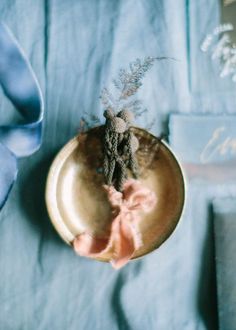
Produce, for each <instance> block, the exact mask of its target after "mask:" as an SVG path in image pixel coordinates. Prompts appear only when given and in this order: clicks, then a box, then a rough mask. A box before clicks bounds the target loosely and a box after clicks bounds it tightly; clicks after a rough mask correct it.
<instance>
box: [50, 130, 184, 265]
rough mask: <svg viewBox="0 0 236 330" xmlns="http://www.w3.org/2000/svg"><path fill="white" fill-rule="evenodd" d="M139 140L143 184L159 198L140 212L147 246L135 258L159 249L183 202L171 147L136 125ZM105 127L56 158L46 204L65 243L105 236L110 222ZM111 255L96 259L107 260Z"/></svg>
mask: <svg viewBox="0 0 236 330" xmlns="http://www.w3.org/2000/svg"><path fill="white" fill-rule="evenodd" d="M132 130H133V132H134V134H135V135H136V137H137V138H138V139H139V145H140V147H139V150H138V151H137V153H136V156H137V160H138V163H139V167H140V177H139V180H140V181H141V182H143V184H144V185H145V186H146V187H149V188H150V189H152V190H153V191H154V192H155V193H156V196H157V204H156V207H155V208H154V210H153V211H152V212H151V213H148V214H141V221H140V223H139V228H140V231H141V233H142V238H143V243H144V244H143V246H142V247H141V248H140V249H139V250H138V251H136V253H135V255H134V257H133V258H137V257H140V256H143V255H145V254H147V253H149V252H151V251H153V250H154V249H156V248H158V247H159V246H160V245H161V244H162V243H163V242H164V241H165V240H166V239H167V238H168V237H169V236H170V234H171V233H172V232H173V230H174V229H175V227H176V225H177V223H178V222H179V219H180V216H181V213H182V210H183V205H184V198H185V187H184V178H183V173H182V170H181V167H180V165H179V163H178V161H177V160H176V157H175V156H174V154H173V152H172V151H171V150H170V148H169V147H168V146H167V145H166V144H165V143H164V142H162V141H160V140H159V139H158V138H156V137H155V136H153V135H151V134H150V133H148V132H147V131H145V130H143V129H140V128H136V127H132ZM103 132H104V127H103V126H99V127H96V128H93V129H91V130H89V131H87V132H86V133H81V134H80V135H78V136H77V137H75V138H74V139H72V140H71V141H69V142H68V143H67V144H66V145H65V146H64V147H63V148H62V150H61V151H60V152H59V153H58V155H57V156H56V158H55V160H54V162H53V164H52V166H51V168H50V171H49V175H48V179H47V187H46V204H47V209H48V212H49V215H50V218H51V221H52V223H53V225H54V227H55V228H56V230H57V232H58V233H59V235H60V236H61V237H62V239H63V240H64V241H65V242H66V243H68V244H71V243H72V242H73V240H74V238H75V237H76V236H77V235H78V234H80V233H82V232H84V231H90V232H92V233H94V234H98V235H99V236H100V235H102V234H103V233H104V232H105V231H106V228H107V227H109V223H110V221H111V209H110V205H109V203H108V200H107V195H106V192H105V190H104V188H103V187H102V185H103V184H104V181H103V180H104V179H103V174H102V171H101V167H102V158H103V157H102V143H101V141H102V137H103ZM110 257H111V256H110V255H106V256H104V257H103V258H98V260H102V261H109V259H110Z"/></svg>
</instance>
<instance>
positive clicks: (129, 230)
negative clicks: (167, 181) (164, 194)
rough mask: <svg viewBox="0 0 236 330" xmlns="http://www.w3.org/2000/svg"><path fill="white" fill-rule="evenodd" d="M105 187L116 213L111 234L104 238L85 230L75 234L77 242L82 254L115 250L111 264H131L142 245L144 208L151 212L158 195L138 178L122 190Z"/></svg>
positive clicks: (96, 253) (97, 253)
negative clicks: (141, 231)
mask: <svg viewBox="0 0 236 330" xmlns="http://www.w3.org/2000/svg"><path fill="white" fill-rule="evenodd" d="M104 188H105V189H106V191H107V193H108V200H109V202H110V204H111V207H112V214H113V220H112V223H111V228H110V233H109V236H108V237H104V238H100V237H94V236H93V235H92V234H91V233H88V232H85V233H82V234H80V235H78V236H77V237H76V238H75V240H74V242H73V246H74V249H75V251H76V252H77V253H78V254H79V255H81V256H86V257H91V258H96V257H102V256H103V255H104V254H105V253H108V252H112V259H111V260H110V262H111V265H112V266H113V267H114V268H115V269H119V268H121V267H123V266H124V265H125V264H127V262H128V261H129V260H130V259H131V258H132V257H133V256H134V253H135V252H136V251H137V250H138V249H139V248H140V247H141V246H142V244H143V243H142V237H141V233H140V231H139V228H138V223H139V221H140V219H141V218H140V212H141V211H142V212H145V213H147V212H150V211H151V210H152V209H153V208H154V206H155V205H156V202H157V199H156V195H155V193H154V192H153V191H151V190H149V189H148V188H146V187H144V186H143V185H142V183H141V182H140V181H137V180H134V179H129V180H127V181H126V182H125V183H124V189H123V192H122V193H121V192H119V191H117V190H116V189H115V188H114V187H113V186H107V185H105V186H104Z"/></svg>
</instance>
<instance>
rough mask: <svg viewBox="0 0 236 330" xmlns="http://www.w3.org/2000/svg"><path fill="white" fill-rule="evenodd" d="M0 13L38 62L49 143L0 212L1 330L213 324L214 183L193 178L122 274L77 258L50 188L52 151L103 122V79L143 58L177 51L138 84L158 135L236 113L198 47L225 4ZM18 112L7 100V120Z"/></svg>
mask: <svg viewBox="0 0 236 330" xmlns="http://www.w3.org/2000/svg"><path fill="white" fill-rule="evenodd" d="M0 19H1V20H4V21H5V22H6V23H7V24H8V26H9V27H10V28H11V29H12V31H13V33H14V34H15V35H16V37H17V39H18V40H19V42H20V44H21V45H22V47H23V48H24V50H25V52H26V54H27V55H28V57H29V58H30V61H31V63H32V66H33V68H34V70H35V72H36V74H37V76H38V78H39V81H40V84H41V86H42V89H43V91H44V96H45V100H46V102H45V103H46V114H45V123H44V141H43V145H42V148H41V150H40V151H39V152H37V154H36V155H33V156H31V157H30V158H27V159H25V160H22V161H21V162H20V170H19V178H18V181H17V184H16V185H15V186H14V189H13V191H12V193H11V195H10V198H9V200H8V201H7V204H6V205H5V207H4V209H3V211H2V212H1V215H0V217H1V219H0V329H3V330H15V329H24V330H34V329H37V330H38V329H39V330H48V329H56V330H65V329H68V330H74V329H83V330H84V329H85V330H90V329H91V330H92V329H96V330H100V329H101V330H108V329H112V330H116V329H124V330H131V329H132V330H143V329H149V330H156V329H158V330H167V329H168V330H171V329H173V330H196V329H198V330H202V329H216V318H217V316H216V303H215V301H216V299H215V295H216V294H215V272H214V262H213V242H212V231H211V227H212V221H211V219H210V212H209V201H210V199H211V198H212V196H214V193H215V190H214V189H212V188H209V189H211V190H210V192H209V191H208V190H209V189H208V186H202V185H201V184H195V185H193V184H192V185H191V184H190V185H189V189H188V199H187V207H186V210H185V214H184V216H183V218H182V221H181V223H180V226H179V227H178V229H177V230H176V231H175V233H174V234H173V235H172V237H171V238H170V239H169V240H168V241H167V242H166V243H165V244H164V245H163V246H162V247H161V248H160V249H159V250H158V251H156V252H155V253H153V254H151V255H149V256H147V257H145V258H144V259H142V260H139V261H135V262H132V263H130V264H129V265H128V266H126V267H125V268H124V269H122V270H121V271H118V272H117V271H114V270H113V269H111V267H110V265H107V264H103V263H99V262H95V261H90V260H87V259H85V258H80V257H77V256H75V254H74V252H73V251H72V250H71V249H70V248H69V247H68V246H66V245H65V244H64V243H63V242H62V241H61V239H60V238H59V237H58V235H57V234H56V232H55V231H54V229H53V228H52V226H51V224H50V221H49V218H48V215H47V212H46V208H45V202H44V190H45V180H46V176H47V172H48V169H49V166H50V163H51V161H52V159H53V157H54V156H55V154H56V153H57V152H58V150H59V149H60V148H61V147H62V145H63V144H65V143H66V142H67V141H68V140H69V139H70V138H71V137H72V136H74V135H75V134H76V133H77V131H78V129H79V122H80V119H81V117H82V116H83V114H84V113H85V112H88V113H91V114H96V115H98V116H99V117H100V118H102V108H101V106H100V103H99V99H98V97H99V93H100V90H101V88H102V86H103V85H104V84H107V83H108V82H110V81H111V78H112V77H113V76H114V75H115V74H116V72H117V70H118V69H119V68H120V67H123V66H125V65H127V64H128V63H129V62H130V61H132V60H133V59H135V58H136V57H141V58H143V57H144V56H146V55H151V56H171V57H175V58H176V59H178V61H166V62H165V63H164V62H160V63H157V64H156V65H155V66H154V68H153V69H152V70H151V72H150V73H149V74H148V75H147V78H146V80H145V83H144V86H143V88H142V90H141V91H140V97H141V98H142V99H143V101H144V103H145V105H146V106H147V108H148V113H147V114H145V115H144V117H142V119H140V120H139V122H138V124H139V125H141V126H146V125H149V124H150V123H152V122H153V121H154V125H153V126H152V131H153V133H155V134H160V133H161V132H165V133H168V130H167V127H168V117H169V114H170V113H185V114H190V115H191V113H194V114H198V113H211V114H213V113H233V112H235V111H236V110H235V109H236V107H235V106H236V98H235V94H234V91H235V85H234V84H232V83H231V81H230V79H224V81H223V80H220V78H219V77H218V73H217V72H218V68H217V66H216V65H215V64H213V63H212V62H211V61H210V59H209V56H207V55H206V54H204V53H202V52H201V51H200V44H201V42H202V41H203V39H204V37H205V35H206V34H207V33H208V32H210V31H211V30H212V28H214V27H215V26H216V25H217V24H218V21H219V12H218V1H217V0H209V1H205V0H189V1H187V0H175V1H173V0H123V1H122V0H51V1H49V0H48V1H47V0H45V1H43V0H17V1H13V0H10V1H9V0H2V1H1V2H0ZM19 120H20V118H18V117H17V115H16V114H15V112H14V110H13V108H12V105H11V104H10V103H9V101H7V100H6V99H5V98H4V97H3V96H2V97H1V98H0V121H1V123H2V124H3V123H9V122H11V123H12V122H17V121H19ZM144 123H145V125H144ZM189 148H191V141H189ZM218 191H219V194H220V192H221V191H222V189H221V188H219V189H218ZM209 196H210V197H209Z"/></svg>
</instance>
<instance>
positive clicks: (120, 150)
mask: <svg viewBox="0 0 236 330" xmlns="http://www.w3.org/2000/svg"><path fill="white" fill-rule="evenodd" d="M104 117H105V118H106V123H105V134H104V161H103V173H104V177H105V182H106V184H108V185H114V187H115V188H116V189H117V190H118V191H122V190H123V184H124V182H125V180H126V179H127V170H128V169H129V170H130V171H131V174H132V175H133V177H134V178H137V177H138V164H137V160H136V158H135V152H136V151H137V150H138V147H139V142H138V139H137V138H136V137H135V135H134V134H133V132H132V131H131V129H130V124H131V122H132V120H133V114H132V113H131V112H130V111H128V110H122V111H120V112H119V113H118V114H117V115H115V114H114V113H113V112H112V111H111V110H105V111H104Z"/></svg>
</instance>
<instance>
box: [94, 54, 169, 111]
mask: <svg viewBox="0 0 236 330" xmlns="http://www.w3.org/2000/svg"><path fill="white" fill-rule="evenodd" d="M164 59H168V57H151V56H148V57H146V58H144V60H143V61H142V60H140V59H136V60H135V61H134V62H131V63H130V65H129V70H125V69H120V71H119V74H118V77H117V79H113V84H114V86H115V87H116V89H117V90H118V93H117V95H116V97H114V96H113V95H112V93H111V92H109V91H108V89H107V88H103V90H102V92H101V96H100V98H101V102H102V104H103V106H104V108H105V110H110V111H112V112H114V113H116V112H119V111H121V110H124V109H128V110H131V111H133V112H134V113H135V114H136V116H139V115H140V114H141V113H143V112H145V111H146V110H145V109H142V107H141V101H139V100H132V101H130V102H128V103H127V99H128V98H129V97H131V96H133V95H134V94H135V93H136V92H137V90H138V89H139V88H140V87H141V86H142V79H143V78H144V76H145V74H146V72H147V71H148V70H149V69H150V68H151V67H152V66H153V64H154V61H155V60H164Z"/></svg>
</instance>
